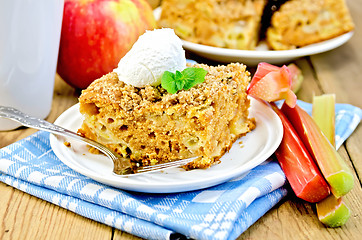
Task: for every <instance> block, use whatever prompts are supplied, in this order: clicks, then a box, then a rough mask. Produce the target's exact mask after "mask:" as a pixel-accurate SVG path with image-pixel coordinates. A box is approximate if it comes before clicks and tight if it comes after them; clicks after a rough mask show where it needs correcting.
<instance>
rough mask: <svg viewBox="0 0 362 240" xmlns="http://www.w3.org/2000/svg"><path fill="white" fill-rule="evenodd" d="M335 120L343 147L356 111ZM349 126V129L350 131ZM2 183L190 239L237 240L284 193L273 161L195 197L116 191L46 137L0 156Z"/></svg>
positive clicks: (110, 219)
mask: <svg viewBox="0 0 362 240" xmlns="http://www.w3.org/2000/svg"><path fill="white" fill-rule="evenodd" d="M308 106H309V105H307V107H308ZM336 109H337V108H336ZM338 109H339V108H338ZM352 110H353V111H352ZM351 111H352V112H355V113H356V114H351ZM356 115H357V117H355V116H356ZM337 116H341V117H339V118H340V120H338V121H336V127H337V132H341V131H340V130H338V129H340V128H343V129H345V131H347V133H344V134H343V133H342V134H340V136H341V137H340V139H339V141H340V142H343V141H344V140H345V139H346V138H347V137H348V136H349V134H350V133H348V132H350V130H351V131H353V130H354V128H355V127H356V126H357V125H358V123H359V121H360V119H361V110H360V109H358V108H354V107H351V106H347V107H346V106H344V105H343V106H341V108H340V109H339V110H338V114H337ZM344 116H347V118H345V117H344ZM351 116H353V117H351ZM356 118H359V120H358V119H357V120H356ZM351 124H354V125H355V126H354V127H352V128H350V127H348V126H351ZM344 125H346V126H347V127H345V126H344ZM341 126H342V127H341ZM0 181H2V182H5V183H6V184H8V185H11V186H14V187H15V188H18V189H20V190H22V191H24V192H27V193H29V194H31V195H34V196H37V197H39V198H41V199H44V200H46V201H49V202H51V203H54V204H56V205H59V206H61V207H63V208H66V209H68V210H70V211H73V212H75V213H77V214H79V215H82V216H85V217H87V218H90V219H93V220H95V221H98V222H101V223H104V224H107V225H109V226H112V227H115V228H118V229H120V230H123V231H126V232H129V233H131V234H134V235H137V236H139V237H142V238H146V239H169V238H170V236H171V235H172V234H175V233H180V234H183V235H186V236H188V237H191V238H195V239H235V238H237V237H238V236H239V235H240V234H241V233H242V232H243V231H245V230H246V229H247V228H248V227H249V226H250V225H252V224H253V223H254V222H255V221H257V220H258V219H259V218H260V217H261V216H263V215H264V214H265V213H266V212H267V211H268V210H269V209H271V208H272V207H273V206H274V205H275V204H276V203H277V202H278V201H280V200H281V199H282V198H283V197H284V196H285V195H286V194H287V191H286V190H285V189H284V188H283V185H284V183H285V177H284V174H283V172H282V171H281V169H280V167H279V165H278V164H277V163H276V162H274V161H266V162H265V163H264V164H262V165H259V166H257V167H256V168H254V169H252V170H250V171H249V172H248V173H246V174H245V175H244V176H242V177H239V178H236V179H233V180H231V181H229V182H226V183H224V184H220V185H218V186H215V187H211V188H208V189H203V190H198V191H192V192H185V193H174V194H143V193H135V192H128V191H122V190H120V189H115V188H112V187H109V186H106V185H103V184H101V183H98V182H95V181H93V180H91V179H89V178H87V177H85V176H83V175H81V174H79V173H77V172H75V171H73V170H72V169H70V168H68V167H67V166H66V165H64V164H63V163H62V162H61V161H60V160H59V159H58V158H57V157H56V156H55V155H54V153H53V151H52V150H51V148H50V143H49V134H48V133H45V132H37V133H36V134H34V135H32V136H30V137H28V138H26V139H23V140H21V141H19V142H16V143H14V144H12V145H9V146H8V147H5V148H3V149H1V150H0Z"/></svg>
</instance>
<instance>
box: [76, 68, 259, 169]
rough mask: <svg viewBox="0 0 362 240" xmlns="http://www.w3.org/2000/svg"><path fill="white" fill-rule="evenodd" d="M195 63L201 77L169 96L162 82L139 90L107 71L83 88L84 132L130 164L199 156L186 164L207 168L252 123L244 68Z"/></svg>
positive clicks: (80, 131)
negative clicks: (196, 81) (201, 81)
mask: <svg viewBox="0 0 362 240" xmlns="http://www.w3.org/2000/svg"><path fill="white" fill-rule="evenodd" d="M193 67H199V68H204V69H205V70H207V71H208V74H207V75H206V77H205V81H204V82H203V83H201V84H198V85H196V86H195V87H192V88H191V89H189V90H187V91H186V90H181V91H178V92H177V93H176V94H170V93H168V92H167V91H166V90H165V89H163V88H162V87H161V86H155V87H152V86H150V85H147V86H146V87H145V88H137V87H133V86H131V85H128V84H125V83H124V82H122V81H120V80H119V79H118V76H117V74H116V73H115V72H111V73H109V74H107V75H105V76H103V77H102V78H100V79H97V80H95V81H94V82H93V83H92V84H91V85H90V86H89V87H88V88H87V89H86V90H83V92H82V94H81V96H80V98H79V102H80V112H81V113H82V114H83V115H84V122H83V124H82V126H81V128H80V129H79V131H78V132H79V133H81V134H82V135H84V136H86V137H88V138H90V139H93V140H95V141H98V142H100V143H103V144H104V145H107V146H108V147H110V148H111V149H112V150H114V151H115V152H117V153H118V154H120V155H121V156H122V157H124V158H128V159H130V161H131V163H132V164H133V165H134V166H147V165H154V164H158V163H163V162H168V161H173V160H177V159H182V158H190V157H195V156H199V158H197V159H196V160H195V161H193V162H191V163H190V164H189V165H188V168H208V167H210V166H211V165H212V164H214V163H217V162H218V160H219V159H220V158H221V156H223V154H224V153H225V152H226V151H228V150H229V149H230V148H231V146H232V144H233V143H234V142H235V141H236V140H237V139H238V138H239V137H241V136H243V135H245V134H246V133H248V132H250V131H251V130H252V129H253V128H254V127H255V122H254V120H253V119H250V118H249V117H248V115H249V114H248V112H249V111H248V109H249V106H250V103H249V99H248V98H247V94H246V88H247V86H248V83H249V81H250V73H249V72H248V71H246V66H245V65H242V64H239V63H233V64H229V65H227V66H217V67H214V66H207V65H203V64H197V65H194V66H193Z"/></svg>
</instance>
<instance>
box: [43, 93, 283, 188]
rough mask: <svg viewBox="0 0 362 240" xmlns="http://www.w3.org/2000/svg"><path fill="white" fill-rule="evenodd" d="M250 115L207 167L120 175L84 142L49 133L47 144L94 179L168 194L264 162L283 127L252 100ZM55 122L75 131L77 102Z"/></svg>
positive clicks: (220, 179) (232, 175) (79, 118)
mask: <svg viewBox="0 0 362 240" xmlns="http://www.w3.org/2000/svg"><path fill="white" fill-rule="evenodd" d="M250 116H251V117H254V118H255V119H256V128H255V129H254V130H253V131H252V132H250V133H248V134H247V135H246V136H244V137H242V138H240V139H239V140H237V141H236V142H235V143H234V145H233V146H232V148H231V149H230V151H229V152H228V153H226V154H225V155H224V156H223V157H222V158H221V163H220V164H217V165H214V166H212V167H210V168H208V169H195V170H191V171H185V170H183V169H181V168H173V169H168V170H164V171H161V172H154V173H146V174H142V175H137V176H129V177H122V176H118V175H116V174H114V173H113V172H112V169H113V162H112V161H110V160H108V159H107V158H106V157H105V156H103V155H99V154H97V155H96V154H90V153H88V151H87V150H88V149H87V147H86V146H85V145H82V144H79V143H76V142H72V141H71V140H68V139H67V141H70V142H71V146H72V147H66V146H65V145H64V141H65V140H66V139H64V138H61V137H56V136H54V135H52V134H51V135H50V144H51V147H52V149H53V151H54V153H55V154H56V155H57V156H58V157H59V159H60V160H61V161H62V162H63V163H64V164H66V165H67V166H69V167H70V168H72V169H73V170H75V171H77V172H79V173H81V174H83V175H85V176H88V177H89V178H92V179H94V180H95V181H98V182H101V183H104V184H107V185H110V186H113V187H117V188H121V189H125V190H131V191H137V192H148V193H171V192H183V191H191V190H196V189H201V188H206V187H210V186H214V185H217V184H220V183H223V182H226V181H228V180H230V179H232V178H235V177H238V176H241V175H242V174H245V173H246V172H247V171H249V170H250V169H252V168H254V167H256V166H257V165H259V164H261V163H263V162H264V161H265V160H266V159H268V158H269V157H270V156H271V155H272V154H273V153H274V151H275V150H276V148H277V147H278V146H279V144H280V142H281V139H282V137H283V126H282V123H281V121H280V119H279V117H278V116H277V115H276V114H275V113H274V112H273V110H272V109H271V108H269V107H268V106H266V105H265V104H264V103H261V102H259V101H257V100H255V99H251V108H250ZM55 123H56V124H57V125H60V126H63V127H65V128H67V129H70V130H73V131H76V130H77V129H78V128H79V127H80V125H81V123H82V115H81V114H80V113H79V105H78V104H77V105H74V106H73V107H71V108H69V109H68V110H66V111H65V112H64V113H63V114H62V115H61V116H60V117H59V118H58V119H57V120H56V121H55Z"/></svg>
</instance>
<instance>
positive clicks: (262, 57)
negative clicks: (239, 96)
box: [154, 8, 353, 66]
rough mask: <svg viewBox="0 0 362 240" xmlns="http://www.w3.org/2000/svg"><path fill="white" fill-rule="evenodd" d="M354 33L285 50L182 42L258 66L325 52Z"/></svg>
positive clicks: (157, 11) (219, 57)
mask: <svg viewBox="0 0 362 240" xmlns="http://www.w3.org/2000/svg"><path fill="white" fill-rule="evenodd" d="M154 15H155V17H156V19H158V18H159V17H160V15H161V8H156V9H155V10H154ZM352 35H353V31H352V32H348V33H346V34H343V35H341V36H338V37H336V38H333V39H330V40H326V41H323V42H320V43H315V44H311V45H308V46H305V47H302V48H298V49H293V50H283V51H276V50H269V49H268V47H267V46H266V44H260V45H259V46H257V48H256V50H253V51H252V50H238V49H228V48H219V47H211V46H207V45H202V44H197V43H192V42H189V41H185V40H182V42H183V47H184V48H185V49H187V50H189V51H191V52H194V53H196V54H198V55H200V56H202V57H205V58H208V59H211V60H214V61H218V62H224V63H227V62H241V63H244V64H246V65H249V66H256V65H257V64H258V63H260V62H268V63H270V64H283V63H288V62H290V61H292V60H295V59H297V58H300V57H304V56H310V55H314V54H318V53H323V52H326V51H329V50H332V49H335V48H337V47H339V46H341V45H343V44H344V43H346V42H347V41H348V40H349V39H350V38H351V37H352Z"/></svg>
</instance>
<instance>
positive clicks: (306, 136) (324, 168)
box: [281, 104, 353, 198]
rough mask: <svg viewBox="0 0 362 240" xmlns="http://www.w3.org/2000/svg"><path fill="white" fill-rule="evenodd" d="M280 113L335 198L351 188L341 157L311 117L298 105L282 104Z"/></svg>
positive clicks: (351, 177)
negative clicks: (305, 148) (312, 159)
mask: <svg viewBox="0 0 362 240" xmlns="http://www.w3.org/2000/svg"><path fill="white" fill-rule="evenodd" d="M281 110H282V112H283V113H284V114H285V115H286V116H287V118H288V119H289V121H290V122H292V123H293V126H294V128H295V130H296V131H297V133H298V135H299V136H300V138H301V139H302V141H303V143H304V145H305V146H306V147H307V149H308V151H309V153H310V154H311V155H312V156H313V158H314V160H315V161H316V163H317V165H318V166H319V168H320V170H321V172H322V174H323V175H324V177H325V179H326V180H327V182H328V183H329V185H330V187H331V192H332V193H333V195H334V196H335V197H337V198H339V197H341V196H343V195H345V194H346V193H348V192H349V191H350V190H351V189H352V188H353V175H352V172H351V170H350V169H349V167H348V166H347V164H346V163H345V162H344V160H343V159H342V157H341V156H340V155H339V154H338V152H337V151H336V149H335V148H334V147H333V146H332V144H331V143H330V142H329V141H328V139H327V138H326V137H325V135H324V134H323V133H322V131H321V130H320V128H319V127H318V125H317V124H316V123H315V121H314V120H313V119H312V117H311V116H310V115H309V114H308V113H307V112H305V111H304V110H303V109H301V108H300V107H299V106H298V105H296V106H295V107H294V108H291V107H289V106H288V105H287V104H283V106H282V108H281Z"/></svg>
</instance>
